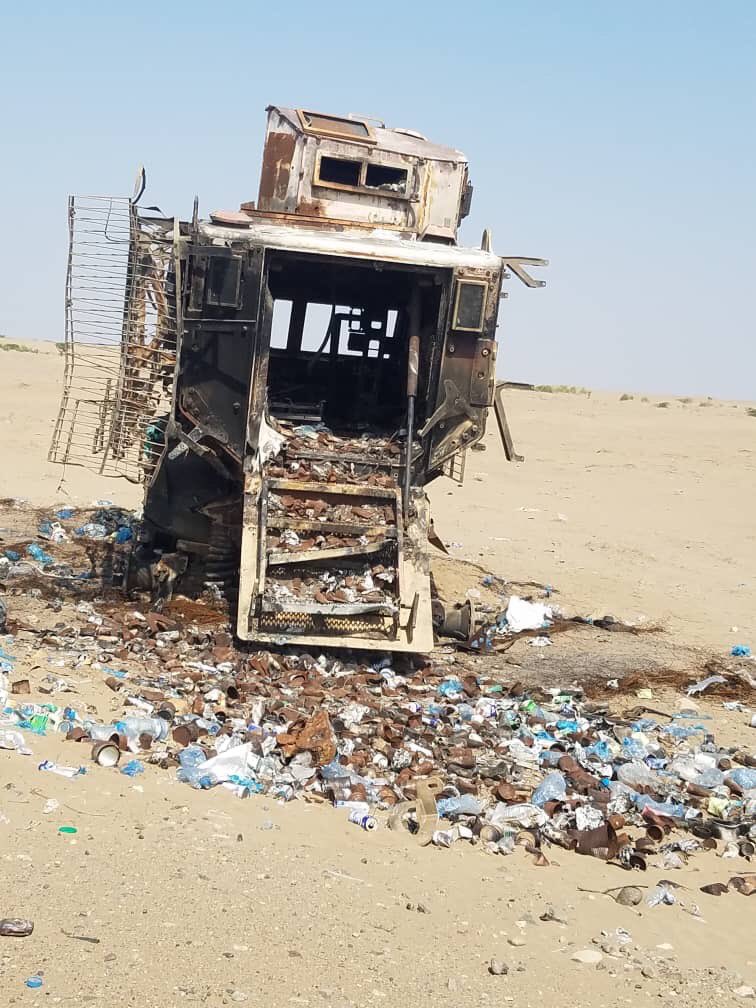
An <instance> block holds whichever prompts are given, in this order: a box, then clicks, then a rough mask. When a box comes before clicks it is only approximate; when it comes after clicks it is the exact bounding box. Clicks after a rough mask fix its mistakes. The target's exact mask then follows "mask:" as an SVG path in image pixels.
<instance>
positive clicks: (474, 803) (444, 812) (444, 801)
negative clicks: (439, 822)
mask: <svg viewBox="0 0 756 1008" xmlns="http://www.w3.org/2000/svg"><path fill="white" fill-rule="evenodd" d="M436 808H437V809H438V814H439V815H440V816H441V818H442V819H453V818H454V816H460V815H480V813H481V810H482V805H481V804H480V801H479V800H478V799H477V798H475V797H474V796H473V795H460V796H459V798H440V799H439V800H438V801H437V802H436Z"/></svg>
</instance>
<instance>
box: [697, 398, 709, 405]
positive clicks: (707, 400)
mask: <svg viewBox="0 0 756 1008" xmlns="http://www.w3.org/2000/svg"><path fill="white" fill-rule="evenodd" d="M698 405H699V406H711V405H712V402H711V400H710V399H702V400H701V402H700V403H699V404H698Z"/></svg>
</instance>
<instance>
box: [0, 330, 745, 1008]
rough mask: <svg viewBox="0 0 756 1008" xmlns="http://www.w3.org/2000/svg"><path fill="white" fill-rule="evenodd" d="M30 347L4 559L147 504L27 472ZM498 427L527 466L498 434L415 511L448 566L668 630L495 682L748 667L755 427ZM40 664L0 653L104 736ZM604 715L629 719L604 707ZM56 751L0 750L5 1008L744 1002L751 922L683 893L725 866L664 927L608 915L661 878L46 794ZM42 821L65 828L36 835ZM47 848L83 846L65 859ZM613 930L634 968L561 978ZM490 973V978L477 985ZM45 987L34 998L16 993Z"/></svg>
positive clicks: (5, 424)
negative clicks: (21, 926)
mask: <svg viewBox="0 0 756 1008" xmlns="http://www.w3.org/2000/svg"><path fill="white" fill-rule="evenodd" d="M28 346H29V347H30V348H32V349H33V350H35V351H36V352H33V353H32V352H27V353H22V352H18V351H4V352H0V472H2V480H1V481H0V498H13V499H23V500H26V501H27V502H28V505H26V506H18V505H17V506H13V505H8V506H6V507H5V509H4V510H3V513H2V516H0V525H2V526H4V528H3V529H2V530H0V537H4V541H6V542H10V541H12V536H13V533H14V531H15V532H18V531H19V529H20V526H21V525H23V524H24V523H25V522H26V523H27V524H28V520H29V513H30V512H31V509H32V508H45V509H48V510H49V511H52V510H53V508H54V507H56V506H57V507H59V506H63V505H72V506H76V507H86V506H91V504H92V502H93V501H94V500H96V499H102V498H107V499H110V500H112V501H114V502H116V503H118V504H121V505H123V506H127V507H134V506H138V504H139V502H140V497H141V492H140V489H139V488H138V487H135V486H132V485H130V484H128V483H126V482H123V481H114V480H104V479H102V478H99V477H97V476H95V475H92V474H90V473H88V472H86V471H85V470H82V469H78V468H71V467H69V468H67V469H66V470H65V472H64V471H63V470H62V469H61V468H60V467H59V466H53V465H51V464H49V463H48V462H47V461H46V455H47V448H48V444H49V439H50V434H51V430H52V424H53V421H54V417H55V414H56V411H57V405H58V398H59V395H60V384H61V374H62V358H61V356H60V354H59V353H58V351H57V350H56V349H55V347H54V346H53V345H51V344H42V343H40V344H28ZM660 401H666V402H668V404H669V405H668V406H667V407H662V408H659V406H658V403H659V402H660ZM507 402H508V414H509V419H510V426H511V428H512V432H513V436H514V439H515V444H516V447H517V449H518V451H519V452H521V453H522V454H523V455H524V456H525V462H523V463H519V464H514V463H510V464H508V463H507V462H506V461H505V460H504V455H503V451H502V449H501V447H500V445H499V442H498V434H497V432H496V429H495V423H493V419H492V422H491V424H490V427H489V433H488V434H487V437H486V442H485V444H486V450H485V452H473V453H470V456H469V458H468V466H467V475H466V481H465V484H464V485H463V486H462V487H456V486H455V485H453V484H451V483H449V482H448V481H446V480H444V481H443V482H439V483H438V484H437V485H435V486H434V487H433V488H432V489H431V498H432V504H433V510H434V515H435V520H436V529H437V531H438V533H439V534H440V536H441V537H442V539H444V541H445V542H446V543H447V544H448V548H449V552H450V554H451V555H452V556H453V557H455V558H459V559H460V560H468V561H472V562H474V563H476V564H479V565H480V567H482V568H483V569H484V570H486V571H491V572H493V573H495V574H498V575H500V576H502V577H504V578H506V579H508V580H510V581H516V582H531V581H532V582H538V583H541V584H546V585H550V586H553V588H554V589H555V593H554V595H553V596H552V600H553V601H554V602H555V603H556V604H558V605H559V606H560V607H562V608H563V609H564V610H565V612H567V613H569V614H573V613H579V614H582V615H606V614H607V613H611V614H612V615H613V616H614V617H616V618H617V619H623V620H625V621H627V622H630V623H636V624H638V625H641V626H654V627H658V628H659V630H660V632H659V634H655V635H648V636H645V637H643V638H642V640H643V644H642V649H641V651H638V650H637V649H636V650H634V648H636V645H635V643H634V642H632V641H631V642H626V641H624V640H622V641H620V640H619V639H618V638H619V636H620V635H617V634H593V635H592V636H591V637H590V638H587V637H583V638H580V639H575V638H573V637H572V636H571V635H563V636H562V638H560V639H558V640H555V643H554V645H553V646H552V647H550V648H544V649H543V650H542V651H539V652H538V653H534V649H532V648H527V647H526V646H525V644H524V642H518V644H517V645H516V647H515V648H513V649H512V651H511V652H508V653H507V654H508V656H509V657H508V661H509V662H510V663H511V667H512V675H514V674H520V673H521V671H522V670H523V669H524V670H525V671H526V672H528V673H529V674H531V675H539V674H540V672H542V673H543V675H544V677H545V676H546V675H547V674H548V677H549V678H550V679H551V680H552V681H555V682H558V681H559V678H560V676H561V675H564V676H566V677H567V678H568V679H569V681H572V680H574V679H576V678H577V679H578V681H579V680H580V672H581V669H582V668H583V667H584V666H585V667H586V668H587V667H589V666H590V669H591V672H592V674H593V675H594V676H595V675H599V674H600V673H602V672H604V673H606V675H608V674H609V671H610V669H611V668H612V662H613V661H614V660H616V657H617V654H618V653H619V652H622V656H623V661H624V663H625V667H627V668H628V670H630V671H632V665H633V662H635V663H636V664H637V666H638V667H639V668H640V667H642V668H644V669H652V668H653V667H654V662H655V661H657V662H658V661H660V659H659V656H660V655H661V656H663V661H662V662H661V664H663V665H664V666H665V667H667V666H671V665H674V663H675V662H677V667H678V668H679V669H680V670H681V671H683V672H684V671H685V670H688V671H689V673H690V677H691V678H693V677H695V676H697V675H700V674H701V670H702V668H703V666H704V664H705V662H706V661H707V660H709V659H710V658H712V657H714V658H725V657H726V656H727V655H729V651H730V648H731V647H732V645H733V644H735V643H746V644H751V645H752V646H753V645H756V615H755V614H754V605H753V600H754V591H753V588H754V579H755V578H756V530H755V528H754V522H753V519H752V516H751V514H752V507H751V505H750V501H751V498H752V496H753V487H754V470H755V468H756V458H755V453H754V443H755V437H754V435H756V417H752V416H750V415H749V414H748V412H747V404H743V403H727V402H719V401H717V402H714V401H708V400H700V399H694V400H693V401H690V402H689V401H682V400H681V398H680V397H677V398H676V397H674V396H668V397H666V399H664V400H662V399H661V397H658V396H657V397H652V398H651V399H650V401H648V402H644V401H642V397H641V396H640V395H637V394H636V395H635V396H634V398H632V399H627V400H625V401H620V396H619V394H618V393H611V394H610V393H599V392H593V393H591V394H590V395H587V394H573V393H559V392H554V393H549V392H531V391H519V390H517V391H514V390H513V391H511V392H510V393H508V400H507ZM435 572H436V575H437V578H438V580H439V583H440V584H441V585H442V586H443V588H444V590H445V591H451V590H453V589H454V587H455V586H456V587H458V588H459V589H460V591H463V592H464V591H465V590H470V589H471V588H472V589H473V590H474V591H481V592H482V593H483V592H484V589H483V588H481V587H480V580H481V575H480V572H479V571H478V569H477V568H475V567H471V566H470V565H469V564H468V565H465V564H460V563H457V562H455V563H452V562H450V561H448V560H444V559H442V558H440V557H439V559H438V561H437V562H436V564H435ZM7 603H8V607H9V611H10V612H11V614H12V612H13V610H14V608H15V609H17V610H18V609H23V612H24V617H25V618H26V619H31V620H32V621H49V622H50V624H51V625H52V623H54V622H56V621H57V620H58V619H59V618H60V617H59V616H57V615H56V614H55V613H53V612H52V611H50V610H49V609H47V608H46V604H45V602H44V601H43V600H41V599H26V600H25V599H22V598H17V597H10V598H8V599H7ZM567 637H570V640H567ZM32 640H33V638H32V637H31V635H25V634H19V635H18V636H17V639H15V640H12V641H9V640H8V639H7V638H0V643H2V644H3V646H4V647H5V648H6V650H10V651H12V652H13V653H15V654H16V655H17V671H18V672H21V673H28V675H29V678H30V680H31V681H32V690H33V692H32V696H31V698H30V699H31V700H36V701H42V699H43V698H42V697H41V695H39V694H37V693H35V692H34V690H35V685H36V684H37V683H39V681H40V679H41V677H42V676H43V675H45V674H47V672H48V671H50V670H51V669H52V670H54V671H56V672H57V673H58V674H60V675H64V676H65V677H66V678H67V679H68V680H69V681H70V682H71V683H72V684H73V685H74V686H75V688H76V690H77V693H78V695H77V696H76V703H77V704H78V705H90V707H91V709H92V710H93V711H96V712H97V714H98V715H99V716H101V717H105V716H113V715H115V713H116V712H117V711H120V709H121V707H120V704H119V702H118V701H117V699H116V698H115V696H114V694H112V693H111V692H110V691H109V690H107V688H106V687H105V686H104V684H103V682H102V675H101V674H99V673H98V672H97V671H96V670H94V669H92V668H91V667H89V666H88V665H87V664H85V663H84V664H81V665H78V666H73V667H72V666H71V665H67V666H66V667H64V668H61V667H59V666H56V665H55V664H54V663H55V662H56V661H57V660H58V659H59V656H58V654H57V653H56V652H55V651H50V650H49V649H46V648H45V647H44V646H38V645H36V644H34V645H32ZM589 652H590V653H589ZM475 661H485V659H475ZM507 667H508V666H504V671H503V675H504V676H505V677H506V675H507ZM534 669H535V672H534ZM650 687H651V689H652V693H653V700H654V703H655V704H657V705H659V706H660V707H661V708H662V709H667V710H677V709H680V708H682V707H686V706H690V705H691V701H690V700H689V699H688V698H687V697H685V695H684V694H683V693H680V692H678V691H675V690H672V689H670V688H669V687H667V686H662V685H661V684H660V683H658V684H656V685H655V684H654V681H653V676H651V677H650ZM67 701H68V695H66V696H65V698H63V699H61V698H57V702H67ZM613 702H614V703H615V704H616V706H617V707H618V709H622V706H623V704H624V706H625V707H627V706H632V705H633V703H637V699H636V698H635V694H634V693H630V694H629V695H624V694H623V692H622V690H621V689H620V691H619V693H618V694H617V696H616V698H615V699H614V700H613ZM695 703H696V706H697V708H698V710H699V712H700V714H701V715H702V716H703V715H708V716H711V718H712V728H713V730H715V731H716V732H717V735H718V738H721V739H722V741H724V742H725V743H729V744H735V743H736V742H737V743H740V744H741V745H750V748H751V751H753V739H754V735H755V734H756V732H754V729H751V728H748V727H747V724H748V719H749V717H750V714H746V713H744V712H742V711H727V710H724V709H723V706H722V702H721V700H717V699H716V698H715V697H712V698H707V697H706V696H704V697H702V698H697V699H696V701H695ZM751 703H753V698H751ZM72 746H74V744H73V743H70V742H65V741H64V740H63V739H62V737H60V736H57V737H56V736H55V735H53V734H51V733H48V735H47V736H46V737H44V738H42V737H40V738H39V739H34V743H33V750H34V755H33V757H29V758H25V757H22V756H20V755H18V754H17V753H14V752H6V751H0V796H2V797H0V864H1V865H2V869H3V871H2V878H3V887H2V897H0V917H28V918H31V919H33V920H34V921H35V929H34V932H33V935H31V936H30V937H28V938H24V939H11V938H0V990H2V1003H3V1004H20V1003H22V1002H23V1003H30V1004H51V1003H52V1004H71V1005H80V1004H134V1005H145V1006H147V1008H152V1006H158V1005H170V1006H174V1005H181V1004H203V1005H208V1006H216V1005H224V1004H233V1003H237V1002H245V1001H246V1002H247V1003H249V1004H261V1003H266V1004H275V1005H313V1006H320V1005H322V1006H324V1008H327V1006H332V1008H346V1006H348V1005H351V1006H373V1005H386V1006H399V1005H405V1004H407V1003H408V1002H409V1001H410V1000H411V1001H413V1002H415V1003H418V1004H429V1003H432V1004H436V1005H449V1006H466V1005H491V1004H497V1005H499V1004H513V1005H521V1006H536V1005H539V1006H540V1005H547V1006H551V1005H565V1006H572V1005H581V1006H594V1005H595V1006H598V1005H608V1004H621V1005H645V1004H652V1003H655V1002H657V1001H659V1000H661V1001H662V1003H665V1004H667V1003H668V1004H675V1005H685V1006H688V1005H689V1006H693V1005H700V1004H702V1003H705V1002H707V1001H716V1002H717V1003H720V1004H722V1003H724V1004H730V1003H741V1001H742V999H743V996H744V995H745V994H746V992H745V991H743V990H740V993H739V994H738V993H735V992H736V991H737V990H738V989H739V988H742V987H743V986H744V985H745V986H746V987H747V986H751V987H753V986H756V951H755V946H754V940H753V935H754V933H755V932H754V926H755V925H756V913H754V911H755V910H756V896H754V897H750V898H748V897H744V896H741V895H739V894H737V893H732V892H730V893H728V894H727V895H725V896H724V897H721V898H715V897H710V896H706V894H702V893H700V892H699V891H698V890H699V887H700V886H701V885H702V884H704V883H708V882H713V881H722V880H726V879H727V878H728V877H729V876H730V875H732V874H734V873H735V872H736V871H737V872H746V871H749V870H753V869H752V866H750V867H749V865H748V864H747V863H746V862H744V861H743V860H742V859H736V860H735V861H727V860H723V859H721V858H719V857H717V856H716V854H715V853H714V852H708V853H705V854H703V855H700V856H697V857H696V858H694V859H692V860H691V861H690V862H689V864H688V865H687V866H686V867H685V868H684V869H681V870H676V871H674V872H673V875H674V881H675V882H677V883H678V884H679V885H681V886H684V887H686V889H684V890H681V892H682V893H683V894H684V895H683V896H682V897H681V899H680V900H679V901H678V903H677V904H676V905H674V906H657V907H653V908H649V907H646V906H645V905H641V907H640V908H639V909H635V908H631V907H624V906H620V905H618V904H616V903H615V902H614V901H613V900H612V899H610V898H609V897H608V896H606V895H602V894H601V891H602V890H605V889H607V888H608V887H610V886H620V885H627V884H642V885H651V886H653V885H655V884H656V882H657V881H658V880H659V879H660V878H663V877H665V876H666V877H670V872H669V870H667V871H666V872H665V871H664V870H662V869H661V868H659V867H658V866H652V867H649V869H648V871H647V872H646V873H645V874H644V875H643V876H640V877H639V876H637V875H633V876H629V875H628V874H627V873H625V872H623V871H622V870H621V869H619V868H617V867H613V866H611V865H607V864H605V863H603V862H601V861H599V860H596V859H594V858H590V857H579V856H577V855H575V854H572V853H569V852H567V851H563V850H560V849H556V848H555V849H554V852H553V854H551V855H550V861H551V863H550V864H549V865H548V866H547V867H536V866H535V865H534V864H533V863H532V859H531V858H530V857H529V856H527V855H526V853H525V852H524V851H523V850H519V849H518V850H516V851H515V853H514V854H512V855H510V856H509V857H501V856H493V855H489V854H485V853H483V851H482V850H481V849H479V848H471V847H469V846H467V845H462V844H458V845H456V846H455V847H453V848H451V849H449V850H445V849H436V848H420V847H418V846H417V845H416V844H414V843H413V842H412V839H411V838H410V837H409V836H403V835H397V834H394V833H391V832H389V831H387V830H385V829H384V830H381V829H379V830H376V831H375V832H374V833H370V834H368V833H364V832H362V831H360V830H359V829H357V828H356V827H354V826H352V825H350V824H349V823H348V822H347V821H346V816H345V815H343V814H340V812H339V811H334V810H331V809H328V808H323V807H321V806H316V805H311V804H308V803H306V802H304V801H295V802H291V803H289V804H286V805H282V804H279V803H276V802H274V801H272V800H270V799H267V798H251V799H249V800H247V801H239V800H238V799H236V798H234V797H233V796H232V795H230V794H229V793H228V792H222V793H221V791H220V789H215V790H213V791H212V792H195V791H193V790H192V789H191V788H189V787H188V786H185V785H180V784H179V783H177V782H176V780H175V778H174V775H173V774H172V773H170V772H167V771H163V770H159V769H158V768H156V767H152V766H148V767H147V772H145V773H144V774H143V775H141V776H140V777H139V778H136V779H135V780H131V779H129V778H127V777H124V776H121V775H119V774H117V773H112V774H109V775H108V774H107V772H105V771H102V772H98V769H97V768H94V770H93V771H92V772H91V773H89V774H88V775H87V776H86V777H83V778H78V779H75V780H65V779H63V778H60V777H55V776H52V775H49V774H43V773H40V772H39V771H38V770H37V764H38V763H39V762H40V761H41V760H43V759H51V760H57V761H59V762H61V763H63V764H70V763H72V762H77V761H78V760H79V759H83V758H84V757H83V756H80V755H79V752H80V750H76V747H75V746H74V751H73V752H72ZM50 799H53V800H54V801H55V802H57V803H58V805H57V807H56V808H55V809H54V810H53V811H45V809H46V808H48V807H49V805H48V802H49V800H50ZM61 825H72V826H75V827H76V828H77V830H78V832H77V833H76V834H75V835H65V834H59V832H58V829H59V827H60V826H61ZM584 890H593V891H591V892H587V891H584ZM418 908H419V909H418ZM424 911H427V912H424ZM542 917H545V918H546V919H543V920H542V919H541V918H542ZM618 928H620V929H625V930H626V931H627V932H628V933H629V941H628V943H627V947H626V949H625V953H623V954H622V955H620V956H612V955H610V954H607V953H602V956H603V957H602V961H601V962H600V963H599V965H598V966H594V965H582V964H579V963H577V962H575V961H573V959H572V956H573V954H574V953H575V952H576V951H578V950H582V949H591V950H593V951H595V950H596V949H598V948H599V946H600V944H601V943H604V944H605V945H606V944H607V942H608V943H609V944H610V945H611V943H612V941H614V942H616V936H615V937H614V938H612V937H609V938H607V935H608V936H611V935H612V934H613V933H614V932H616V930H617V929H618ZM87 938H90V939H97V941H87V940H85V939H87ZM597 943H598V944H597ZM492 958H494V959H499V960H503V961H504V962H505V963H506V964H507V965H508V967H509V972H508V974H507V975H506V976H492V975H490V974H489V972H488V964H489V962H490V961H491V959H492ZM38 971H43V973H44V985H43V987H42V988H41V989H40V990H38V991H33V990H29V989H27V988H26V987H24V980H25V979H26V978H27V977H29V976H30V975H32V974H35V973H37V972H38ZM744 1003H748V1001H747V1000H746V1001H745V1002H744Z"/></svg>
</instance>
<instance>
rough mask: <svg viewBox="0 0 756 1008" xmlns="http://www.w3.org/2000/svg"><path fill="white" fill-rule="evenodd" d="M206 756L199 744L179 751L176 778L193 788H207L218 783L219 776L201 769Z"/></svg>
mask: <svg viewBox="0 0 756 1008" xmlns="http://www.w3.org/2000/svg"><path fill="white" fill-rule="evenodd" d="M206 762H207V757H206V756H205V753H204V752H203V750H202V749H200V747H199V746H187V747H186V749H183V750H182V751H181V752H180V753H179V763H180V764H181V766H180V767H179V771H178V774H177V776H178V779H179V780H180V781H183V782H184V783H185V784H191V786H192V787H193V788H197V789H200V788H202V789H207V788H211V787H214V786H215V785H216V784H218V783H220V778H219V777H217V776H216V775H215V774H214V773H211V772H208V771H207V770H203V769H202V768H203V765H204V764H205V763H206Z"/></svg>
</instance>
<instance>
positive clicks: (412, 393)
mask: <svg viewBox="0 0 756 1008" xmlns="http://www.w3.org/2000/svg"><path fill="white" fill-rule="evenodd" d="M408 315H409V318H408V323H409V344H408V348H407V445H406V448H405V453H404V455H405V458H404V491H403V498H404V500H403V503H404V517H405V518H406V517H407V515H408V514H409V502H410V488H411V486H412V440H413V437H414V429H415V400H416V398H417V380H418V371H419V368H420V292H419V291H418V290H417V289H415V290H414V291H413V292H412V299H411V301H410V303H409V313H408Z"/></svg>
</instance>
